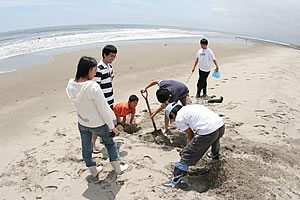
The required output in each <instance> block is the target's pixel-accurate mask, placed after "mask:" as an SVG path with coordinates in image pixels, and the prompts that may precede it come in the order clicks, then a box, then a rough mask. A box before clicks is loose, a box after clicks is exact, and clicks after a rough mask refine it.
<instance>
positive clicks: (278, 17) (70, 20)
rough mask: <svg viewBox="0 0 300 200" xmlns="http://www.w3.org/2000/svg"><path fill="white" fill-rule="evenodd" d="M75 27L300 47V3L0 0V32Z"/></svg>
mask: <svg viewBox="0 0 300 200" xmlns="http://www.w3.org/2000/svg"><path fill="white" fill-rule="evenodd" d="M77 24H152V25H173V26H185V27H195V28H203V29H210V30H217V31H225V32H233V33H238V34H245V35H249V36H257V37H262V38H266V39H274V40H279V41H288V42H296V43H298V44H300V0H207V1H201V0H148V1H146V0H140V1H138V0H105V1H104V0H0V32H3V31H10V30H18V29H27V28H35V27H48V26H60V25H77Z"/></svg>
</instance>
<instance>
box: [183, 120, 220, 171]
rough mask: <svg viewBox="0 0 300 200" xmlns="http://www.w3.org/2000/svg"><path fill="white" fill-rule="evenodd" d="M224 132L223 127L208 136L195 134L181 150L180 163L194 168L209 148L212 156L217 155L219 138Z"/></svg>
mask: <svg viewBox="0 0 300 200" xmlns="http://www.w3.org/2000/svg"><path fill="white" fill-rule="evenodd" d="M224 132H225V125H223V126H222V127H220V128H219V129H218V130H216V131H215V132H213V133H210V134H208V135H196V134H195V137H194V138H193V139H192V140H191V141H190V142H189V143H188V144H187V145H186V146H185V147H184V149H183V150H182V152H181V160H180V162H181V163H182V164H185V165H187V166H195V165H196V164H197V162H198V161H199V160H200V159H201V158H202V157H203V155H204V154H205V152H206V151H207V150H208V148H209V147H210V146H211V152H212V155H218V154H219V151H220V138H221V137H222V136H223V135H224Z"/></svg>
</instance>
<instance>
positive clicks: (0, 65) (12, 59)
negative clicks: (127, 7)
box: [0, 25, 203, 74]
mask: <svg viewBox="0 0 300 200" xmlns="http://www.w3.org/2000/svg"><path fill="white" fill-rule="evenodd" d="M202 35H203V32H201V31H199V30H188V29H179V28H170V27H169V28H168V27H161V26H142V25H139V26H138V25H81V26H65V27H50V28H39V29H28V30H20V31H14V32H4V33H0V74H1V73H8V72H13V71H15V70H16V68H15V67H16V64H15V63H20V61H22V58H24V59H25V62H26V56H24V55H28V54H32V53H38V52H43V51H47V50H55V49H59V48H66V47H76V46H84V45H90V44H95V43H105V42H116V41H130V40H148V39H163V38H189V37H201V36H202Z"/></svg>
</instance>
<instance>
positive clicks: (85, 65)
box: [75, 56, 97, 81]
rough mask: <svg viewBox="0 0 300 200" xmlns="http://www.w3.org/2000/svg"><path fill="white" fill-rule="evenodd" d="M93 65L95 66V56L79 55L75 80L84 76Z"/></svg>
mask: <svg viewBox="0 0 300 200" xmlns="http://www.w3.org/2000/svg"><path fill="white" fill-rule="evenodd" d="M93 67H97V61H96V59H95V58H92V57H87V56H83V57H81V58H80V60H79V62H78V65H77V72H76V75H75V80H76V81H77V80H78V79H80V78H86V77H87V76H88V74H89V72H90V70H91V69H92V68H93Z"/></svg>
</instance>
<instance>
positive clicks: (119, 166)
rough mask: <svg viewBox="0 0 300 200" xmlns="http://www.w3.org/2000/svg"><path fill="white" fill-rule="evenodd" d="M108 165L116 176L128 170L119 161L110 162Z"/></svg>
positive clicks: (126, 166)
mask: <svg viewBox="0 0 300 200" xmlns="http://www.w3.org/2000/svg"><path fill="white" fill-rule="evenodd" d="M110 164H111V165H112V167H113V168H114V170H115V172H116V174H118V175H120V174H122V173H123V172H124V171H126V170H127V169H128V165H127V164H121V162H120V161H119V160H116V161H111V162H110Z"/></svg>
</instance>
